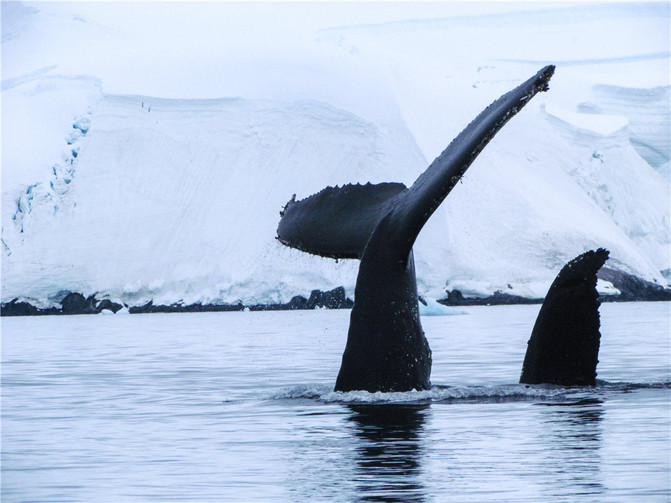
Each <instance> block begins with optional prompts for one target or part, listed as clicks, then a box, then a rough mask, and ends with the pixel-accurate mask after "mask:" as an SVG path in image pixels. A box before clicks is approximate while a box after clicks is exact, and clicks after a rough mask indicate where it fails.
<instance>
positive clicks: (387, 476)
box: [2, 303, 671, 502]
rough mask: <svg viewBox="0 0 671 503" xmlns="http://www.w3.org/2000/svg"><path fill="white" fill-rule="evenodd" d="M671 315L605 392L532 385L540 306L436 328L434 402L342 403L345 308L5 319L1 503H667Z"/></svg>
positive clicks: (658, 308)
mask: <svg viewBox="0 0 671 503" xmlns="http://www.w3.org/2000/svg"><path fill="white" fill-rule="evenodd" d="M670 308H671V306H670V304H669V303H633V304H607V305H603V306H602V307H601V312H602V348H601V353H600V364H599V369H598V370H599V379H601V382H600V384H599V385H598V386H596V387H594V388H589V387H588V388H574V389H566V388H561V387H553V386H523V385H518V384H515V383H516V381H517V379H518V378H519V373H520V369H521V363H522V359H523V357H524V351H525V348H526V341H527V339H528V336H529V333H530V331H531V326H532V325H533V321H534V319H535V316H536V313H537V311H538V306H505V307H504V306H502V307H474V308H469V309H467V311H468V313H469V314H467V315H463V316H448V317H426V318H424V319H423V325H424V328H425V331H426V333H427V337H428V338H429V341H430V343H431V346H432V349H433V358H434V368H433V375H432V382H433V383H434V389H432V390H431V391H428V392H412V393H388V394H369V393H361V392H354V393H345V394H342V393H334V392H332V386H333V382H334V381H335V376H336V374H337V371H338V367H339V364H340V356H341V353H342V350H343V348H344V344H345V336H346V331H347V324H348V316H349V313H348V312H347V311H314V312H274V313H273V312H265V313H264V312H261V313H204V314H171V315H168V314H161V315H133V316H119V315H117V316H73V317H43V318H3V319H2V501H3V502H13V501H85V502H89V501H164V500H173V501H185V500H189V501H277V502H285V501H409V502H429V501H436V502H441V501H464V502H468V501H472V502H481V501H529V502H537V501H565V502H574V501H590V502H609V501H618V502H619V501H626V502H628V501H660V502H661V501H664V502H667V501H669V500H670V498H671V490H670V478H669V477H670V465H671V463H670V455H671V440H670V437H671V433H670V432H671V408H670V407H671V399H670V398H671V362H670V358H671V356H670V355H671V353H670V345H671V337H670V330H671V328H670V326H671V325H670V314H671V309H670Z"/></svg>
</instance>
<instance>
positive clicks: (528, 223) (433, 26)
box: [0, 2, 671, 311]
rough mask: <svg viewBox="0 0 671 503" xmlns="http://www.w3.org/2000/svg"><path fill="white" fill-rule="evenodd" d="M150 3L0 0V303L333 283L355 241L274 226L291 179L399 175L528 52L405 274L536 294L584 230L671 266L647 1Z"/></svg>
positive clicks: (465, 288)
mask: <svg viewBox="0 0 671 503" xmlns="http://www.w3.org/2000/svg"><path fill="white" fill-rule="evenodd" d="M165 6H166V4H155V5H154V4H153V3H146V4H128V5H124V4H118V3H112V4H98V5H97V6H93V5H91V4H89V3H81V4H78V3H72V4H47V3H35V4H22V3H18V2H3V3H2V23H3V31H2V32H3V37H2V92H1V94H0V97H1V100H2V125H3V127H2V255H1V260H2V302H3V303H5V302H9V301H10V300H12V299H15V298H18V299H22V300H26V301H28V302H30V303H32V304H33V305H36V306H39V307H50V306H56V305H58V304H59V302H60V301H61V300H62V299H63V298H64V297H65V295H66V294H67V293H69V292H80V293H82V294H84V295H85V296H89V295H93V294H95V295H96V297H97V298H98V299H111V300H113V301H115V302H120V303H122V304H125V305H127V306H139V305H142V304H145V303H147V302H150V301H151V302H153V303H154V304H174V303H179V304H185V305H188V304H194V303H201V304H207V303H211V304H244V305H257V304H277V303H286V302H289V301H290V299H292V297H294V296H295V295H303V296H305V297H308V296H309V295H310V292H311V291H312V290H314V289H320V290H323V291H327V290H331V289H333V288H335V287H338V286H344V288H345V291H346V292H347V294H348V295H349V296H352V295H353V292H354V283H355V281H356V270H357V264H356V263H355V262H353V261H349V260H341V261H338V262H335V261H333V260H329V259H324V258H319V257H314V256H306V255H304V254H302V253H300V252H297V251H295V250H291V249H288V248H285V247H283V246H282V245H281V244H280V243H279V242H277V241H276V239H275V235H276V234H275V231H276V227H277V223H278V220H279V211H280V210H281V209H282V207H283V206H284V204H285V203H286V202H287V201H288V200H289V199H290V198H291V196H292V194H294V193H296V196H297V198H303V197H306V196H309V195H310V194H312V193H314V192H316V191H318V190H320V189H321V188H323V187H324V186H327V185H342V184H345V183H357V182H358V183H366V182H373V183H377V182H383V181H398V182H403V183H406V184H408V183H411V182H412V181H413V180H414V179H415V178H416V177H417V175H418V174H419V173H421V172H422V171H423V170H424V169H425V167H426V166H427V165H428V163H429V162H430V161H431V160H433V158H434V157H435V156H436V155H438V154H439V153H440V151H442V149H443V148H444V147H445V146H446V145H447V144H448V143H449V142H450V141H451V139H452V138H453V137H454V136H456V134H457V133H458V132H459V131H460V130H461V129H462V128H463V127H464V126H465V125H466V124H467V123H468V122H469V121H470V120H471V119H472V118H473V117H475V115H476V114H477V113H478V112H479V111H480V110H481V109H483V108H484V107H485V106H487V105H488V104H489V103H490V102H491V101H493V100H494V99H495V98H496V97H498V96H499V95H500V94H502V93H503V92H505V91H506V90H507V89H509V88H512V87H513V86H514V85H516V84H517V83H519V82H521V81H522V80H524V79H526V78H527V77H528V76H530V75H531V74H533V73H534V72H535V71H536V70H537V68H538V67H540V66H541V65H543V64H546V63H556V64H557V72H556V75H555V77H554V79H553V82H552V83H551V89H550V91H549V92H548V93H545V94H544V95H543V96H539V97H538V99H537V102H535V103H532V104H530V106H529V107H528V108H527V109H525V110H523V111H522V112H520V114H519V116H518V117H516V118H515V119H514V120H513V121H511V122H510V123H509V124H508V125H507V126H506V127H505V128H504V129H503V130H502V131H501V133H499V135H498V136H497V137H496V138H495V139H494V140H493V141H492V142H491V144H490V145H489V146H488V147H487V149H486V150H485V151H484V152H483V153H482V154H481V156H480V157H478V159H477V160H476V162H475V163H474V165H473V166H472V168H471V169H470V170H469V172H468V174H467V175H466V176H465V177H464V180H463V182H462V183H461V184H460V185H459V186H458V187H456V188H455V189H454V191H453V193H452V194H451V195H450V197H449V198H448V199H447V200H446V201H445V203H444V204H443V205H442V206H441V208H439V210H438V211H437V212H436V214H434V216H433V217H432V218H431V219H430V220H429V222H428V224H427V225H426V227H425V228H424V230H423V231H422V233H421V234H420V236H419V239H418V241H417V243H416V246H415V260H416V267H417V280H418V289H419V293H420V295H421V296H422V297H423V298H425V299H427V301H428V304H429V306H431V308H432V310H433V311H436V310H437V308H436V304H435V302H434V301H435V299H443V298H445V297H446V294H447V292H448V291H457V290H458V291H459V292H461V293H462V294H463V295H464V296H465V297H487V296H489V295H492V294H494V293H496V292H504V293H508V294H510V295H516V296H521V297H525V298H539V297H542V296H543V295H544V294H545V292H546V290H547V288H548V286H549V285H550V283H551V282H552V280H553V279H554V276H555V275H556V273H557V271H558V270H559V269H560V268H561V267H562V266H563V265H564V264H565V263H566V262H567V261H568V260H570V259H571V258H573V257H574V256H576V255H578V254H579V253H582V252H583V251H585V250H587V249H594V248H597V247H605V248H608V249H609V250H610V251H611V259H610V260H609V262H608V263H607V267H609V268H611V269H613V270H617V271H622V272H624V273H627V274H631V275H634V276H636V277H638V278H642V279H644V280H646V281H649V282H651V283H653V284H657V285H660V286H668V285H669V281H670V280H671V274H670V273H671V230H670V222H671V216H670V201H671V192H670V178H669V157H670V151H671V146H670V144H669V138H671V131H670V130H671V126H670V124H669V109H670V107H671V105H670V95H669V94H670V93H669V91H670V89H671V86H670V85H669V74H670V73H669V65H670V61H671V56H670V54H669V50H668V48H669V18H670V14H669V5H668V4H667V3H663V2H659V3H654V2H653V3H639V4H620V3H614V4H598V5H568V4H566V5H564V4H561V5H560V6H555V5H551V4H541V3H533V4H528V5H525V4H513V3H510V4H509V3H499V4H496V5H492V4H484V3H483V4H480V3H477V4H476V5H466V4H462V3H449V2H446V3H436V4H433V5H427V4H414V5H412V6H411V5H409V4H403V3H400V4H397V5H394V6H393V7H390V8H386V7H382V6H381V5H378V6H376V5H375V4H374V3H372V4H359V3H356V2H354V3H351V4H350V3H347V4H338V5H336V3H335V2H326V3H305V4H281V3H279V4H263V5H261V4H248V5H243V4H238V3H208V4H189V5H187V4H170V8H169V9H163V7H165ZM187 15H188V21H187V20H185V19H186V16H187ZM278 19H279V20H280V21H277V20H278ZM599 285H600V286H599V288H600V291H602V292H603V293H613V291H614V288H613V285H612V284H611V283H609V282H608V281H603V280H602V281H600V283H599ZM615 291H616V290H615Z"/></svg>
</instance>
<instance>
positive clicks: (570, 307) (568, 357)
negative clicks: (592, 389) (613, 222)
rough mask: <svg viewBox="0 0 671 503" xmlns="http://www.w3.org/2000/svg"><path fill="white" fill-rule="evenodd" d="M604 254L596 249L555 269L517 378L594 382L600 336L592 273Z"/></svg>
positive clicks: (570, 383) (537, 381)
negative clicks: (555, 273)
mask: <svg viewBox="0 0 671 503" xmlns="http://www.w3.org/2000/svg"><path fill="white" fill-rule="evenodd" d="M607 259H608V251H607V250H605V249H603V248H599V249H598V250H596V251H588V252H586V253H583V254H582V255H580V256H579V257H576V258H575V259H573V260H571V261H570V262H569V263H568V264H566V265H565V266H564V268H563V269H562V270H561V271H560V272H559V274H558V275H557V278H556V279H555V280H554V282H553V283H552V286H550V289H549V290H548V293H547V296H546V297H545V301H544V302H543V305H542V306H541V309H540V312H539V313H538V318H537V319H536V324H535V325H534V328H533V331H532V333H531V338H530V339H529V343H528V347H527V353H526V356H525V357H524V364H523V365H522V375H521V377H520V383H524V384H542V383H547V384H559V385H563V386H578V385H580V386H594V385H595V383H596V366H597V363H598V361H599V360H598V357H599V344H600V339H601V334H600V333H599V325H600V323H599V304H600V303H599V300H598V296H599V294H598V293H597V290H596V281H597V278H596V274H597V272H598V271H599V269H601V267H602V266H603V264H604V263H605V262H606V260H607Z"/></svg>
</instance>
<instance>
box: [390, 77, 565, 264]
mask: <svg viewBox="0 0 671 503" xmlns="http://www.w3.org/2000/svg"><path fill="white" fill-rule="evenodd" d="M554 70H555V67H554V66H552V65H549V66H546V67H545V68H543V69H541V70H540V71H539V72H538V73H537V74H536V75H534V76H533V77H531V78H530V79H528V80H527V81H525V82H524V83H522V84H521V85H519V86H518V87H516V88H515V89H513V90H512V91H510V92H508V93H506V94H504V95H503V96H501V97H500V98H498V99H497V100H496V101H494V102H493V103H492V104H491V105H489V106H488V107H487V108H485V109H484V110H483V111H482V112H480V114H479V115H478V116H477V117H476V118H475V119H474V120H473V121H472V122H471V123H470V124H469V125H468V126H466V128H465V129H464V130H463V131H462V132H461V133H459V135H458V136H457V137H456V138H455V139H454V140H452V142H451V143H450V144H449V145H448V146H447V148H446V149H445V150H444V151H443V152H442V153H441V154H440V155H439V156H438V157H437V158H436V159H435V160H434V161H433V162H432V163H431V165H430V166H429V167H428V168H427V169H426V171H424V173H422V174H421V175H420V176H419V178H417V180H415V183H413V184H412V186H411V187H410V188H409V189H408V191H407V193H406V194H405V195H404V197H403V198H402V199H400V200H399V204H398V205H397V207H396V208H395V210H396V216H397V219H395V220H396V222H395V223H394V226H395V227H396V229H395V234H396V241H397V242H398V243H403V246H401V247H399V248H397V249H396V252H397V253H398V258H399V259H404V258H406V257H407V256H408V254H409V253H410V250H411V249H412V246H413V244H414V242H415V240H416V239H417V235H418V234H419V232H420V231H421V230H422V227H424V224H425V223H426V221H427V220H428V219H429V217H430V216H431V215H432V214H433V212H434V211H435V210H436V209H437V208H438V206H440V204H441V203H442V202H443V200H444V199H445V198H446V197H447V195H448V194H449V193H450V191H451V190H452V189H453V188H454V186H455V185H456V184H457V182H459V180H460V179H461V177H462V176H463V174H464V173H465V172H466V170H467V169H468V168H469V166H470V165H471V164H472V163H473V161H474V160H475V158H476V157H477V156H478V154H480V152H481V151H482V149H484V148H485V146H486V145H487V144H488V143H489V142H490V140H491V139H492V138H493V137H494V136H495V135H496V133H497V132H498V131H499V130H500V129H501V128H502V127H503V126H504V125H505V124H506V123H507V122H508V121H509V120H510V119H511V118H512V117H513V116H514V115H515V114H517V112H519V111H520V110H521V109H522V107H524V105H526V104H527V102H528V101H529V100H530V99H531V98H533V97H534V96H535V95H536V94H537V93H538V92H541V91H547V90H548V82H549V81H550V78H551V77H552V75H553V73H554Z"/></svg>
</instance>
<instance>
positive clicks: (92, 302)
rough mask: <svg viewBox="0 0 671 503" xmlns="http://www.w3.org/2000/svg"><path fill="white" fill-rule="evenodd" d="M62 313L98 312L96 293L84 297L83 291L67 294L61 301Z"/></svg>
mask: <svg viewBox="0 0 671 503" xmlns="http://www.w3.org/2000/svg"><path fill="white" fill-rule="evenodd" d="M61 305H62V306H63V309H62V314H96V313H98V312H99V311H96V299H95V295H90V296H89V297H84V296H83V295H82V294H81V293H77V292H73V293H69V294H67V295H66V296H65V297H64V298H63V300H62V301H61Z"/></svg>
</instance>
